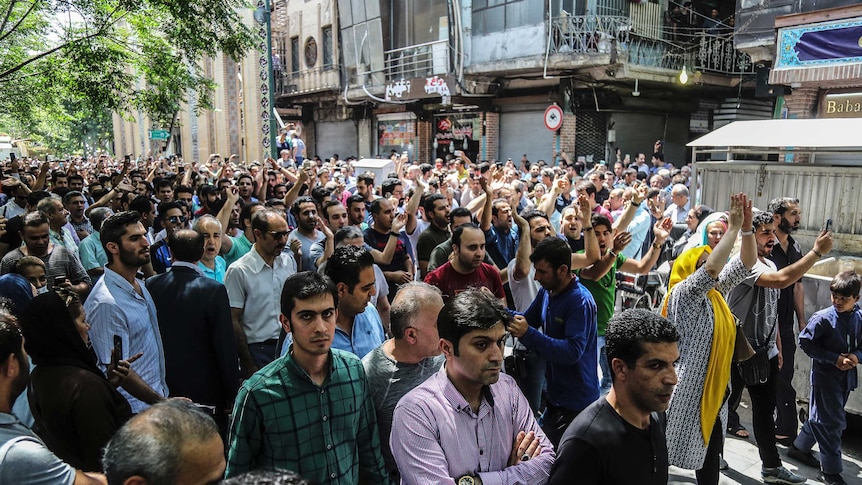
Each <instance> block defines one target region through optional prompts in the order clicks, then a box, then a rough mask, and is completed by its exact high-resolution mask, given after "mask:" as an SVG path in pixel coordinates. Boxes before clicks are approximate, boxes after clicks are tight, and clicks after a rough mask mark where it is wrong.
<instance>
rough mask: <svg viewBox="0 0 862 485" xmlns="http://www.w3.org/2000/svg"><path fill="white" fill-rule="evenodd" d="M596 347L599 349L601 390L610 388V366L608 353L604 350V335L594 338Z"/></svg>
mask: <svg viewBox="0 0 862 485" xmlns="http://www.w3.org/2000/svg"><path fill="white" fill-rule="evenodd" d="M596 347H598V349H599V367H600V368H601V370H602V381H601V383H600V385H601V388H602V390H607V389H610V388H611V366H610V364H608V353H607V352H606V351H605V336H604V335H599V336H598V337H597V338H596Z"/></svg>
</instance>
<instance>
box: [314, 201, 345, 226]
mask: <svg viewBox="0 0 862 485" xmlns="http://www.w3.org/2000/svg"><path fill="white" fill-rule="evenodd" d="M337 205H342V204H341V202H340V201H337V200H327V201H325V202H324V203H323V207H321V208H320V211H321V212H322V213H323V219H324V220H325V221H327V222H329V208H330V207H335V206H337ZM342 206H343V205H342Z"/></svg>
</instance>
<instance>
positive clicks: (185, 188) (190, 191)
mask: <svg viewBox="0 0 862 485" xmlns="http://www.w3.org/2000/svg"><path fill="white" fill-rule="evenodd" d="M174 192H176V193H178V194H179V193H180V192H183V193H186V194H192V195H194V194H195V191H194V190H193V189H192V188H191V187H189V186H188V185H177V188H176V189H174Z"/></svg>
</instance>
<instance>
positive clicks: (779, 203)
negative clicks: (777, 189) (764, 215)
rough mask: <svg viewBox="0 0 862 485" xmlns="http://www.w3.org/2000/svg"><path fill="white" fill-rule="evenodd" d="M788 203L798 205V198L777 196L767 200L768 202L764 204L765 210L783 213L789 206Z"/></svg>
mask: <svg viewBox="0 0 862 485" xmlns="http://www.w3.org/2000/svg"><path fill="white" fill-rule="evenodd" d="M790 204H793V205H799V199H794V198H792V197H778V198H775V199H772V200H770V201H769V204H767V206H766V210H768V211H769V212H772V213H773V214H778V215H784V213H785V212H787V209H789V208H790Z"/></svg>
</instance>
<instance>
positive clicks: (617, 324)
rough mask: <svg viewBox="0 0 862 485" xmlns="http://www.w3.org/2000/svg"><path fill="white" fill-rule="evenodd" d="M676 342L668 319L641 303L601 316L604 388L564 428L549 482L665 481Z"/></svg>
mask: <svg viewBox="0 0 862 485" xmlns="http://www.w3.org/2000/svg"><path fill="white" fill-rule="evenodd" d="M678 341H679V333H677V331H676V328H675V327H674V326H673V324H671V323H670V321H668V320H667V319H666V318H663V317H661V316H659V315H657V314H655V313H652V312H650V311H647V310H642V309H634V310H627V311H625V312H623V313H621V314H618V315H617V316H615V317H614V318H612V319H611V320H610V321H609V322H608V328H607V333H606V343H605V346H606V349H607V354H608V362H609V363H610V367H611V371H612V373H611V374H612V379H613V385H612V387H611V391H610V392H609V393H608V394H607V396H605V397H602V398H599V400H598V401H596V402H594V403H593V404H591V405H590V406H589V407H587V408H586V409H584V410H583V411H581V413H580V414H579V415H578V416H577V417H576V418H575V420H574V421H572V424H571V425H569V428H568V429H567V430H566V432H565V433H564V434H563V438H562V440H561V441H560V446H559V449H558V450H557V461H556V462H555V463H554V467H553V469H552V470H551V477H550V481H549V482H548V483H549V485H555V484H557V485H559V484H570V483H579V484H584V485H590V484H603V483H638V484H643V485H665V484H666V483H667V478H668V472H667V469H668V457H667V442H666V441H665V436H664V428H665V426H664V422H665V419H664V411H665V410H667V407H668V403H669V402H670V396H671V393H672V392H673V389H674V386H676V382H677V377H676V370H675V369H674V365H675V364H676V361H677V360H678V359H679V348H678V345H677V342H678Z"/></svg>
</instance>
